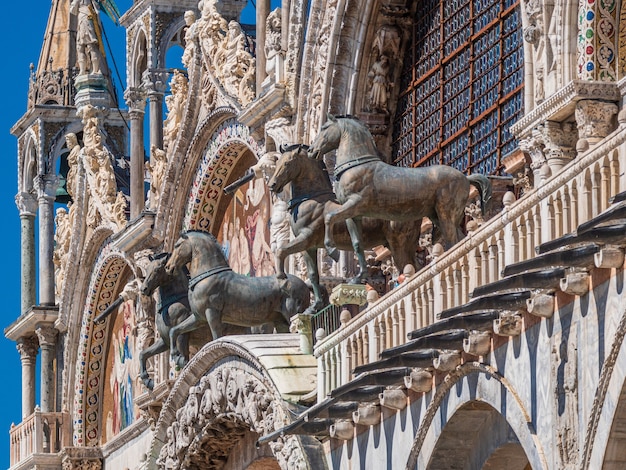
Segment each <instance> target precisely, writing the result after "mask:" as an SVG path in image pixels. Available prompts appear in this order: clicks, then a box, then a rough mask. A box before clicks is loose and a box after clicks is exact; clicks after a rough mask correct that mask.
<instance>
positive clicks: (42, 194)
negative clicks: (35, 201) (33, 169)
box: [35, 173, 59, 201]
mask: <svg viewBox="0 0 626 470" xmlns="http://www.w3.org/2000/svg"><path fill="white" fill-rule="evenodd" d="M58 186H59V177H58V176H57V175H53V174H50V173H48V174H46V175H37V176H36V177H35V189H37V195H38V197H39V199H47V200H49V201H54V200H55V199H56V192H57V187H58Z"/></svg>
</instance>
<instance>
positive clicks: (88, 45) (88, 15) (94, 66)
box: [70, 0, 105, 75]
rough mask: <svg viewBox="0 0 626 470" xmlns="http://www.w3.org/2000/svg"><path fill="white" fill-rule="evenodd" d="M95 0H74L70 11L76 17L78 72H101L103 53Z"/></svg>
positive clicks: (83, 73)
mask: <svg viewBox="0 0 626 470" xmlns="http://www.w3.org/2000/svg"><path fill="white" fill-rule="evenodd" d="M97 8H98V7H97V5H96V2H94V1H92V0H74V1H73V2H72V4H71V6H70V12H71V13H72V14H73V15H76V16H77V17H78V22H77V31H76V52H77V54H78V67H79V69H80V71H79V74H80V75H85V74H89V73H102V67H103V66H104V65H105V63H104V55H103V53H102V50H101V43H100V34H99V31H100V28H101V27H100V19H99V17H98V10H97Z"/></svg>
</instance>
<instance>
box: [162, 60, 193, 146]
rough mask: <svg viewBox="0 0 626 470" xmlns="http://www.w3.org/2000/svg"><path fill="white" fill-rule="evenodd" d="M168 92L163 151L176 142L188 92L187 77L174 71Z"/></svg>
mask: <svg viewBox="0 0 626 470" xmlns="http://www.w3.org/2000/svg"><path fill="white" fill-rule="evenodd" d="M170 90H171V92H172V94H171V95H169V96H167V97H166V98H165V105H166V106H167V117H166V118H165V121H164V122H163V146H164V147H165V149H169V146H170V145H171V144H172V143H173V142H175V141H176V137H177V136H178V130H179V129H180V125H181V122H182V119H183V111H184V109H185V100H186V99H187V93H188V91H189V85H188V81H187V77H185V75H183V74H182V73H181V72H179V71H178V70H176V71H174V75H172V79H171V81H170Z"/></svg>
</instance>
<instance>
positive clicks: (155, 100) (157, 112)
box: [143, 70, 169, 149]
mask: <svg viewBox="0 0 626 470" xmlns="http://www.w3.org/2000/svg"><path fill="white" fill-rule="evenodd" d="M168 75H169V74H168V73H167V72H166V71H165V70H151V71H146V72H144V76H143V86H144V88H145V89H146V90H147V95H148V106H149V113H150V115H149V118H150V147H152V146H153V145H154V146H156V147H157V148H160V149H162V148H163V97H164V95H165V90H166V88H167V78H168Z"/></svg>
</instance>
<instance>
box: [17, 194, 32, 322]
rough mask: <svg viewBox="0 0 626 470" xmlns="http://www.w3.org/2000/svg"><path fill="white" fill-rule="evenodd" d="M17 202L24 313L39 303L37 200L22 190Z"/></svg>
mask: <svg viewBox="0 0 626 470" xmlns="http://www.w3.org/2000/svg"><path fill="white" fill-rule="evenodd" d="M15 203H16V205H17V208H18V210H19V211H20V224H21V247H20V248H21V262H22V273H21V274H22V285H21V297H22V306H21V312H20V313H21V314H22V315H23V314H24V313H26V312H27V311H28V309H30V308H31V307H32V306H33V305H35V304H36V303H37V293H36V285H37V278H36V273H35V216H36V215H37V200H36V199H35V196H33V195H32V194H30V193H25V192H21V193H18V194H17V196H15Z"/></svg>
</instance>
